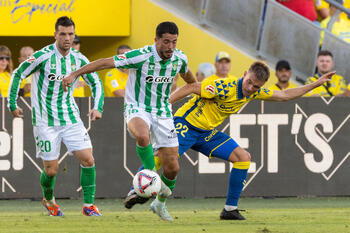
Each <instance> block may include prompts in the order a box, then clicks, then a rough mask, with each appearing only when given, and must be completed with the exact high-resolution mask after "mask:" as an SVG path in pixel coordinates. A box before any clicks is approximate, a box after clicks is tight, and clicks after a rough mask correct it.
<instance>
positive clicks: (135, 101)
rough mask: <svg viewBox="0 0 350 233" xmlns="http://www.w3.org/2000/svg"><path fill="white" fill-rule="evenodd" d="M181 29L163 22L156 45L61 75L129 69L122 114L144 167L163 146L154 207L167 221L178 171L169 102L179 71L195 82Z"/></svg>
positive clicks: (69, 79)
mask: <svg viewBox="0 0 350 233" xmlns="http://www.w3.org/2000/svg"><path fill="white" fill-rule="evenodd" d="M178 34H179V33H178V28H177V26H176V24H175V23H173V22H163V23H160V24H159V25H158V26H157V29H156V38H155V44H153V45H152V46H145V47H143V48H140V49H136V50H132V51H129V52H127V53H125V54H122V55H117V56H114V57H110V58H104V59H99V60H97V61H94V62H91V63H90V64H88V65H86V66H84V67H82V68H81V69H79V70H77V71H75V72H72V73H71V74H70V75H69V76H67V77H66V78H65V79H64V80H63V86H66V85H67V86H69V85H70V84H71V83H72V82H73V81H74V80H76V78H77V77H78V76H80V75H82V74H87V73H90V72H94V71H98V70H102V69H108V68H124V69H129V77H128V81H127V84H126V88H125V107H124V116H125V119H126V122H127V124H128V130H129V132H130V133H131V134H132V135H133V136H134V137H135V138H136V143H137V145H136V152H137V154H138V156H139V157H140V159H141V162H142V164H143V165H144V167H145V168H146V169H151V170H154V169H155V163H154V155H153V149H152V144H153V146H155V147H157V148H159V155H160V158H161V160H162V163H163V170H164V173H163V174H161V179H162V189H161V191H160V193H159V194H158V196H157V198H156V200H155V201H154V202H152V204H151V208H152V210H153V211H154V212H155V213H157V214H158V215H159V216H160V217H161V218H162V219H164V220H168V221H171V220H172V218H171V216H170V215H169V213H168V212H167V210H166V208H165V200H166V197H167V196H169V195H171V193H172V190H173V188H174V187H175V182H176V175H177V173H178V171H179V163H178V140H177V134H176V131H175V128H174V123H173V118H172V112H171V104H169V102H168V101H169V97H170V90H171V86H172V83H173V80H174V78H175V76H176V75H177V74H178V73H180V75H181V77H182V78H183V79H184V80H185V81H186V82H187V83H193V82H196V78H195V77H194V76H193V74H192V72H191V71H190V70H188V66H187V56H186V55H185V54H184V53H183V52H182V51H180V50H178V49H176V43H177V37H178ZM130 195H132V194H130ZM133 195H136V194H133Z"/></svg>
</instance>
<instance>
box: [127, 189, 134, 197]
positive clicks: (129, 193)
mask: <svg viewBox="0 0 350 233" xmlns="http://www.w3.org/2000/svg"><path fill="white" fill-rule="evenodd" d="M134 192H135V190H134V189H132V190H130V191H129V192H128V194H127V195H126V196H130V195H131V194H133V193H134Z"/></svg>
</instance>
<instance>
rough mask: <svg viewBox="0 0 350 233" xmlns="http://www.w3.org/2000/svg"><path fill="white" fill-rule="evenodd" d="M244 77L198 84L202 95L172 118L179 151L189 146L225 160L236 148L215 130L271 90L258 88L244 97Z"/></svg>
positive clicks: (209, 80) (180, 109)
mask: <svg viewBox="0 0 350 233" xmlns="http://www.w3.org/2000/svg"><path fill="white" fill-rule="evenodd" d="M242 82H243V78H241V79H238V78H235V77H231V78H226V79H216V80H213V79H205V80H204V81H203V82H202V84H201V95H200V96H198V95H196V96H194V97H193V98H192V99H190V100H189V101H188V102H187V103H186V104H184V105H183V106H182V107H181V108H179V109H178V110H177V111H176V113H175V117H174V124H175V128H176V131H177V135H178V139H179V154H180V155H182V154H183V153H184V152H185V151H187V150H188V149H189V148H192V149H194V150H196V151H199V152H201V153H203V154H205V155H207V156H209V157H210V156H214V157H219V158H222V159H225V160H228V158H229V156H230V154H231V152H232V151H233V150H234V149H236V148H237V147H238V145H237V143H236V142H235V141H234V140H233V139H232V138H231V137H230V136H228V135H227V134H225V133H222V132H220V131H218V130H217V129H215V128H216V127H217V126H219V125H220V124H221V123H222V122H223V121H224V120H225V119H226V118H227V117H228V116H230V115H231V114H234V113H236V112H237V111H238V110H239V109H241V108H242V107H243V106H244V105H245V104H246V103H248V102H249V101H251V100H253V99H261V100H266V99H269V98H270V97H271V96H272V94H273V91H271V90H269V89H265V88H260V89H259V90H258V91H257V92H255V93H254V94H253V95H251V96H243V93H242Z"/></svg>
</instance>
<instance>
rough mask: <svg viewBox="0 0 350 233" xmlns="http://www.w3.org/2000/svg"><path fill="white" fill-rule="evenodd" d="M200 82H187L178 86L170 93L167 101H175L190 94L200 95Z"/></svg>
mask: <svg viewBox="0 0 350 233" xmlns="http://www.w3.org/2000/svg"><path fill="white" fill-rule="evenodd" d="M201 84H202V83H199V82H194V83H188V84H186V85H184V86H182V87H180V88H179V89H177V90H176V91H174V92H173V93H172V94H171V96H170V100H169V103H171V104H172V103H175V102H176V101H178V100H180V99H183V98H185V97H186V96H188V95H190V94H197V95H200V94H201Z"/></svg>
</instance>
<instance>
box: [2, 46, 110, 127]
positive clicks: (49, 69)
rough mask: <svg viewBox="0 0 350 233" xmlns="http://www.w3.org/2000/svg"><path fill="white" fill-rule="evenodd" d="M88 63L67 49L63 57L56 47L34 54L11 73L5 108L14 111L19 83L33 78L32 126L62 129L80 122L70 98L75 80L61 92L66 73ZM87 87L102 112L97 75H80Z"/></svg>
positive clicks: (101, 94)
mask: <svg viewBox="0 0 350 233" xmlns="http://www.w3.org/2000/svg"><path fill="white" fill-rule="evenodd" d="M87 63H89V60H88V59H87V58H86V57H85V56H84V55H83V54H81V53H80V52H78V51H76V50H74V49H70V51H69V53H68V55H66V56H65V57H64V56H62V55H61V54H60V53H59V51H58V50H57V47H56V44H51V45H48V46H46V47H44V48H43V49H41V50H39V51H37V52H35V53H34V54H33V56H31V57H29V58H28V59H27V60H26V61H24V62H23V63H21V64H20V66H19V67H18V68H17V69H16V70H15V71H14V72H13V74H12V78H11V84H10V88H9V93H8V108H9V109H10V111H14V110H16V109H17V98H18V90H19V87H20V83H21V81H22V80H23V79H25V78H27V77H29V76H30V75H32V85H31V104H32V119H33V125H34V126H64V125H70V124H74V123H77V122H78V121H80V115H79V109H78V106H77V104H76V103H75V100H74V98H73V91H74V88H75V86H76V85H77V83H78V81H79V78H77V79H76V80H75V81H74V83H73V87H72V88H68V91H67V92H64V91H63V87H62V78H63V77H64V75H65V74H69V73H71V72H72V71H74V70H76V69H78V68H80V67H82V66H84V65H85V64H87ZM83 78H84V80H85V82H86V83H87V84H88V85H89V86H90V88H91V90H92V95H93V98H94V107H93V108H94V109H96V110H98V111H100V112H101V113H102V111H103V101H104V96H103V88H102V84H101V80H100V79H99V77H98V75H97V74H96V73H91V74H86V75H83Z"/></svg>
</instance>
